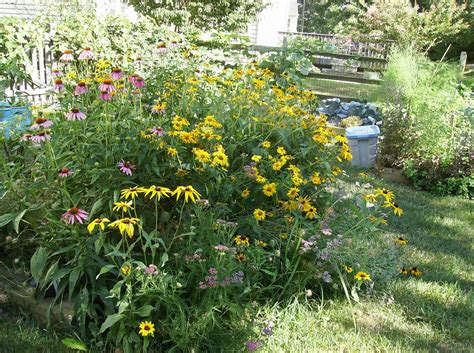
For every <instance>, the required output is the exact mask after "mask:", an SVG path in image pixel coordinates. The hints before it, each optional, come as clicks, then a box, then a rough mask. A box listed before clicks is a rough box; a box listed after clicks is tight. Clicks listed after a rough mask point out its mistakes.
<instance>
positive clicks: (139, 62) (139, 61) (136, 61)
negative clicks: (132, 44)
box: [135, 57, 143, 65]
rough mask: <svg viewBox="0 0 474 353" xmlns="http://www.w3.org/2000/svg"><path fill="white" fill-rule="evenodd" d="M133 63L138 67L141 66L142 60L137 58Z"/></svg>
mask: <svg viewBox="0 0 474 353" xmlns="http://www.w3.org/2000/svg"><path fill="white" fill-rule="evenodd" d="M135 63H137V64H138V65H141V64H143V59H142V58H140V57H138V58H136V59H135Z"/></svg>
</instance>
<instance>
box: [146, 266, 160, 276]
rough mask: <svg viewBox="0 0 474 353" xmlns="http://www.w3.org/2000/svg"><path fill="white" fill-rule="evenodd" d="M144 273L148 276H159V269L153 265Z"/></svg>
mask: <svg viewBox="0 0 474 353" xmlns="http://www.w3.org/2000/svg"><path fill="white" fill-rule="evenodd" d="M144 271H145V273H146V274H147V275H157V274H158V267H156V265H153V264H151V265H148V266H147V267H145V269H144Z"/></svg>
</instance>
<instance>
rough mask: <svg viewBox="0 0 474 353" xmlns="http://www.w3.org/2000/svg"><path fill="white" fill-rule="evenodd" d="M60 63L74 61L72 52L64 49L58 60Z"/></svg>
mask: <svg viewBox="0 0 474 353" xmlns="http://www.w3.org/2000/svg"><path fill="white" fill-rule="evenodd" d="M59 60H60V61H63V62H65V63H67V62H68V61H72V60H74V56H73V55H72V50H71V49H66V50H65V51H63V55H61V57H60V58H59Z"/></svg>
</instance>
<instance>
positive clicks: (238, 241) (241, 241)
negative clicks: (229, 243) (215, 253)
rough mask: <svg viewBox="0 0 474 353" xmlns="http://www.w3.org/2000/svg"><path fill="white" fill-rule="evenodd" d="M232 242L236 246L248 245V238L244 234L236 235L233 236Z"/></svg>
mask: <svg viewBox="0 0 474 353" xmlns="http://www.w3.org/2000/svg"><path fill="white" fill-rule="evenodd" d="M234 243H235V245H238V246H249V245H250V238H249V237H247V236H245V235H240V234H239V235H236V236H235V237H234Z"/></svg>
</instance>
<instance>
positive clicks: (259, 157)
mask: <svg viewBox="0 0 474 353" xmlns="http://www.w3.org/2000/svg"><path fill="white" fill-rule="evenodd" d="M251 159H252V161H254V162H259V161H260V160H261V159H262V156H260V155H258V154H255V155H253V156H252V158H251Z"/></svg>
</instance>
